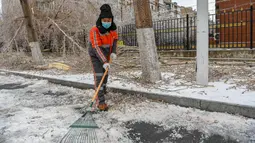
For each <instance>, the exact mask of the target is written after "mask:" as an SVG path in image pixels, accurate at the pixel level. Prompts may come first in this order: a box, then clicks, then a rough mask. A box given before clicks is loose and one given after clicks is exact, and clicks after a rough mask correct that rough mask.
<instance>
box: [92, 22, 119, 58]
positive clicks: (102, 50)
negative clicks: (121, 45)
mask: <svg viewBox="0 0 255 143" xmlns="http://www.w3.org/2000/svg"><path fill="white" fill-rule="evenodd" d="M89 39H90V46H91V48H92V49H93V50H92V51H95V54H96V55H97V57H98V58H99V59H100V61H101V62H103V63H106V62H108V61H109V58H110V54H111V53H116V47H117V39H118V34H117V32H116V31H110V32H107V33H106V34H101V33H100V31H99V29H98V28H97V27H96V26H94V27H92V29H91V30H90V36H89Z"/></svg>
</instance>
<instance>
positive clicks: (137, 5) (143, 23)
mask: <svg viewBox="0 0 255 143" xmlns="http://www.w3.org/2000/svg"><path fill="white" fill-rule="evenodd" d="M134 10H135V18H136V28H137V40H138V45H139V51H140V60H141V65H142V77H143V79H145V80H147V81H149V82H156V81H158V80H160V79H161V73H160V67H159V61H158V55H157V50H156V43H155V35H154V30H153V27H152V26H153V25H152V17H151V11H150V5H149V0H134Z"/></svg>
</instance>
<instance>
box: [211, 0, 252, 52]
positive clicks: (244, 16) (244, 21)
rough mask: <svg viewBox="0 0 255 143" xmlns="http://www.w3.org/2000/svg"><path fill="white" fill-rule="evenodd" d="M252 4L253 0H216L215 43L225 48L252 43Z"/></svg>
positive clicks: (245, 45)
mask: <svg viewBox="0 0 255 143" xmlns="http://www.w3.org/2000/svg"><path fill="white" fill-rule="evenodd" d="M254 5H255V0H225V1H223V0H216V5H215V9H216V16H215V18H216V23H217V25H216V26H215V28H216V34H217V35H218V36H217V37H216V43H217V44H220V46H221V47H226V48H232V47H252V46H253V45H254V44H253V43H254V42H255V32H254V31H255V23H254V19H255V13H254ZM226 43H227V44H226Z"/></svg>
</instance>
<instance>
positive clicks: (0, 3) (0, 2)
mask: <svg viewBox="0 0 255 143" xmlns="http://www.w3.org/2000/svg"><path fill="white" fill-rule="evenodd" d="M0 13H2V0H0Z"/></svg>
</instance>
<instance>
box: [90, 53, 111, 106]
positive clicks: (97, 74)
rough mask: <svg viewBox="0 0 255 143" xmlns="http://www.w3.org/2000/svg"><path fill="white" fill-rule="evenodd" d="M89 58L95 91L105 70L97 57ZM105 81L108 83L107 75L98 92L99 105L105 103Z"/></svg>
mask: <svg viewBox="0 0 255 143" xmlns="http://www.w3.org/2000/svg"><path fill="white" fill-rule="evenodd" d="M90 58H91V62H92V67H93V71H94V86H95V90H96V89H97V87H98V86H99V84H100V82H101V80H102V78H103V75H104V73H105V69H104V68H103V63H102V62H101V61H100V60H99V59H98V58H97V57H95V56H90ZM107 81H108V74H107V75H106V77H105V79H104V81H103V84H102V86H101V88H100V90H99V92H98V100H99V104H103V103H105V96H104V94H105V92H106V84H107Z"/></svg>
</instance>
